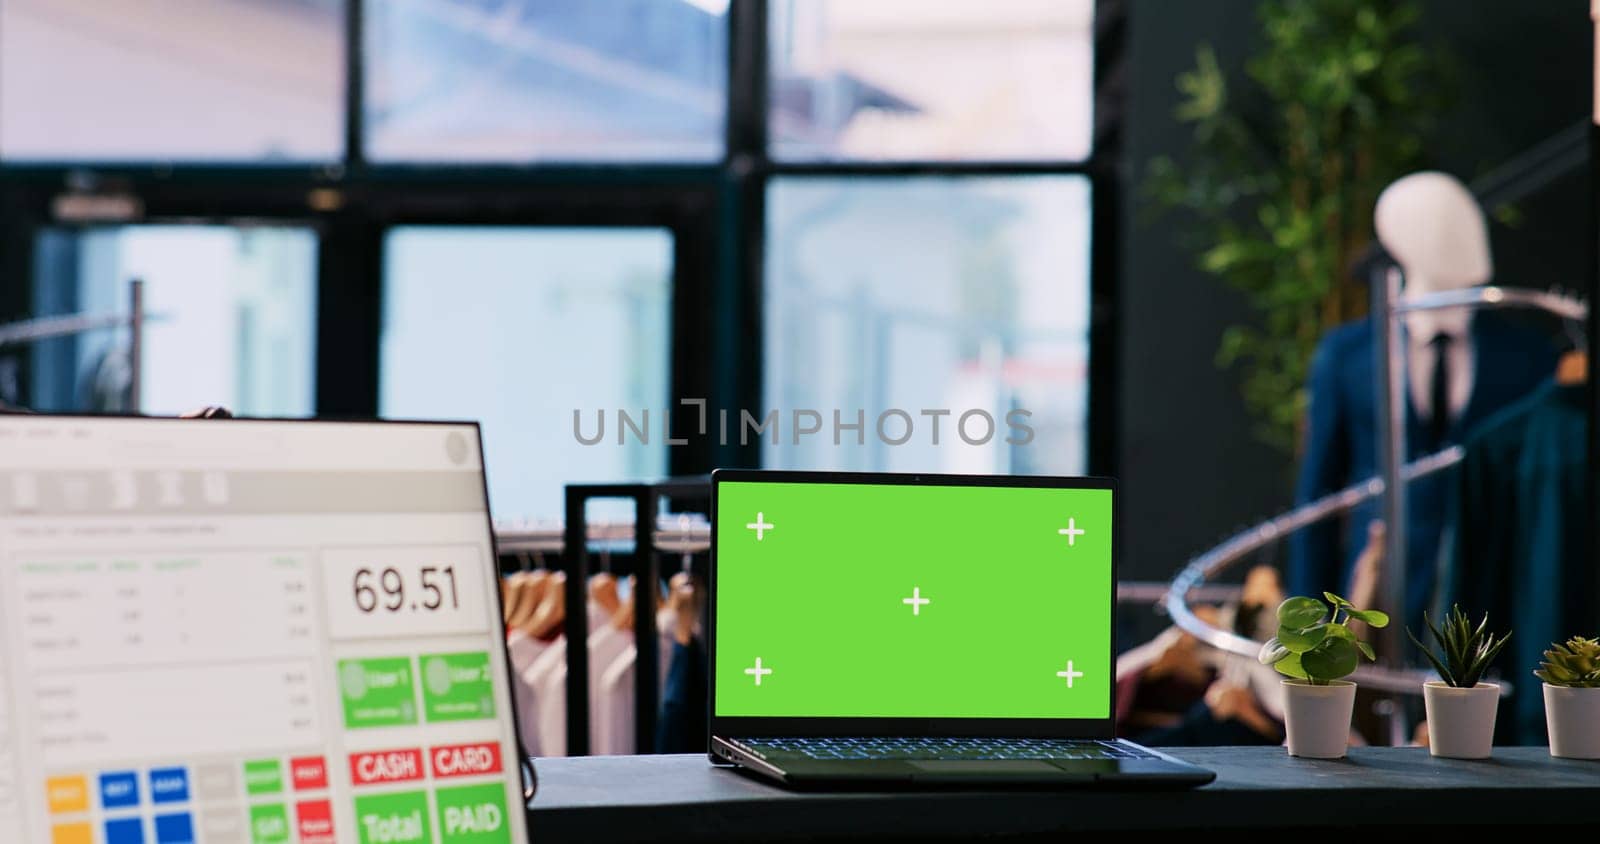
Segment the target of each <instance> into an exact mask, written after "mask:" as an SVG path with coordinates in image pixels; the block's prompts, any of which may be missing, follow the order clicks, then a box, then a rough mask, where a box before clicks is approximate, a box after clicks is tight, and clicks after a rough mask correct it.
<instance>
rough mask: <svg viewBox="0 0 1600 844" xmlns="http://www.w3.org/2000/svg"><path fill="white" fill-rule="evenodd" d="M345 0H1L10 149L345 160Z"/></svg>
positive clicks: (4, 116)
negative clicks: (343, 158)
mask: <svg viewBox="0 0 1600 844" xmlns="http://www.w3.org/2000/svg"><path fill="white" fill-rule="evenodd" d="M343 22H344V4H343V2H341V0H162V2H159V3H151V2H146V1H145V0H4V2H0V158H5V159H9V160H13V161H61V162H66V161H115V162H122V161H128V162H132V161H234V162H252V163H271V162H302V161H328V162H333V161H337V160H339V158H340V157H341V156H342V154H343V151H344V116H343V106H344V77H345V74H344V27H343Z"/></svg>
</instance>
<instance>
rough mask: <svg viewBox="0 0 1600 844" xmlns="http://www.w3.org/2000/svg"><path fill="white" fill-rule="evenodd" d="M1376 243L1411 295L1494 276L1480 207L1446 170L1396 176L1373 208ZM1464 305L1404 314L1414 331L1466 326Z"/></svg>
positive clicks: (1427, 332)
mask: <svg viewBox="0 0 1600 844" xmlns="http://www.w3.org/2000/svg"><path fill="white" fill-rule="evenodd" d="M1373 227H1374V228H1375V229H1376V230H1377V233H1378V242H1379V243H1382V244H1383V248H1384V249H1385V250H1387V251H1388V252H1389V254H1390V255H1391V256H1393V257H1394V259H1395V261H1396V262H1398V263H1399V264H1400V268H1401V269H1402V270H1403V271H1404V273H1405V285H1406V286H1405V292H1406V293H1407V294H1408V295H1410V294H1417V293H1433V292H1437V291H1441V290H1455V289H1458V288H1462V287H1471V286H1473V285H1476V284H1483V283H1484V282H1487V281H1488V280H1489V278H1490V277H1491V276H1492V275H1493V274H1494V266H1493V263H1492V261H1491V260H1490V258H1489V229H1488V225H1487V223H1485V221H1484V218H1483V209H1482V208H1479V207H1478V201H1477V200H1476V199H1474V198H1473V197H1472V193H1471V192H1470V191H1468V190H1467V186H1466V185H1463V184H1461V182H1460V180H1458V179H1456V178H1455V177H1454V176H1451V175H1448V174H1446V173H1439V172H1434V171H1425V172H1422V173H1412V174H1411V175H1409V176H1405V177H1403V178H1400V179H1397V180H1395V182H1394V183H1393V184H1391V185H1389V187H1387V188H1385V189H1384V191H1383V194H1382V195H1380V196H1379V197H1378V206H1377V208H1376V210H1375V211H1374V212H1373ZM1469 317H1470V314H1468V312H1467V311H1466V310H1465V309H1461V308H1452V309H1449V310H1442V311H1419V312H1416V313H1412V314H1410V315H1408V316H1407V318H1406V322H1407V324H1408V325H1410V326H1411V328H1412V330H1413V331H1417V332H1419V333H1420V334H1423V335H1432V334H1434V333H1436V332H1437V331H1439V330H1443V329H1452V330H1456V331H1462V330H1464V329H1465V327H1466V324H1467V321H1468V319H1469Z"/></svg>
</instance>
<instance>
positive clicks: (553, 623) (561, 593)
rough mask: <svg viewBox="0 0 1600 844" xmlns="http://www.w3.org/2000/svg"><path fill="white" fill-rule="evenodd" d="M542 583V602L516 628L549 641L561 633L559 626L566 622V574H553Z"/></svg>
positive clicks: (560, 572)
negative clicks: (543, 592)
mask: <svg viewBox="0 0 1600 844" xmlns="http://www.w3.org/2000/svg"><path fill="white" fill-rule="evenodd" d="M544 582H545V587H544V591H545V596H544V600H543V601H541V602H540V603H539V608H538V609H537V610H535V611H534V613H533V615H532V616H531V617H530V618H529V619H528V620H527V621H526V622H524V623H523V624H520V625H518V627H519V628H520V629H521V630H522V632H524V633H527V634H528V635H529V636H532V637H534V638H536V639H544V640H549V639H553V638H555V636H556V634H557V633H559V632H561V624H562V622H565V621H566V620H567V590H566V583H567V573H566V572H562V571H558V572H555V573H554V574H551V575H550V576H549V577H547V578H545V581H544Z"/></svg>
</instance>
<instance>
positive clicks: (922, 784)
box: [711, 737, 1216, 789]
mask: <svg viewBox="0 0 1600 844" xmlns="http://www.w3.org/2000/svg"><path fill="white" fill-rule="evenodd" d="M749 741H759V740H749ZM1020 744H1022V745H1023V746H1026V745H1027V744H1028V743H1026V742H1022V743H1020ZM1064 745H1065V746H1069V747H1070V746H1071V745H1079V746H1081V747H1082V748H1083V749H1084V750H1085V753H1084V754H1083V755H1085V756H1089V755H1094V754H1091V753H1090V752H1089V751H1091V750H1099V749H1104V748H1106V747H1108V746H1109V747H1111V748H1114V749H1115V750H1121V751H1123V752H1121V753H1116V752H1112V753H1107V754H1100V755H1101V758H1068V757H1067V755H1066V754H1065V753H1063V752H1062V748H1063V746H1064ZM1039 746H1040V748H1041V749H1039V750H1038V751H1037V753H1038V755H1037V756H1036V757H1034V758H1029V757H1028V751H1026V750H1021V751H1019V752H1016V753H1014V754H1011V757H1012V758H986V759H984V758H939V757H938V756H934V755H930V756H928V757H924V758H892V759H889V758H849V759H832V758H813V757H811V756H807V755H806V754H804V753H800V752H793V751H789V750H771V749H768V750H766V751H765V752H761V751H757V750H756V749H754V748H753V747H752V746H751V745H750V744H749V743H747V741H741V740H739V739H724V738H721V737H713V738H712V740H711V757H712V761H713V762H714V763H719V764H724V765H732V766H734V767H737V768H739V769H741V770H744V771H748V772H749V773H751V774H754V775H757V776H760V777H762V778H764V779H768V780H771V781H774V782H777V783H780V784H783V785H787V786H791V787H795V788H871V789H899V788H939V787H963V788H1050V789H1053V788H1097V787H1098V788H1192V787H1195V786H1200V785H1205V784H1206V783H1209V782H1211V781H1212V780H1213V779H1215V778H1216V774H1215V773H1213V772H1211V771H1208V770H1206V769H1204V768H1200V767H1197V766H1195V765H1190V764H1188V763H1187V762H1183V761H1181V760H1178V759H1174V758H1173V757H1171V756H1167V755H1166V754H1163V753H1158V752H1156V751H1153V750H1149V749H1148V748H1144V747H1140V746H1139V745H1136V744H1133V743H1132V742H1128V741H1122V740H1118V741H1116V742H1105V743H1102V742H1095V741H1084V742H1048V743H1046V742H1040V743H1039Z"/></svg>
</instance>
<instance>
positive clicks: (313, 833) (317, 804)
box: [294, 800, 338, 844]
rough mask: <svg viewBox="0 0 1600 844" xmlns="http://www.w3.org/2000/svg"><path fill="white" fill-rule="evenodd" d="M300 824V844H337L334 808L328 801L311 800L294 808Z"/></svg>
mask: <svg viewBox="0 0 1600 844" xmlns="http://www.w3.org/2000/svg"><path fill="white" fill-rule="evenodd" d="M294 816H295V820H296V821H298V822H299V824H300V844H336V842H337V840H338V838H337V836H335V835H334V834H333V806H332V805H331V804H329V802H328V801H326V800H311V801H308V802H305V803H300V804H297V805H296V806H295V807H294Z"/></svg>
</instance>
